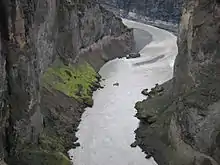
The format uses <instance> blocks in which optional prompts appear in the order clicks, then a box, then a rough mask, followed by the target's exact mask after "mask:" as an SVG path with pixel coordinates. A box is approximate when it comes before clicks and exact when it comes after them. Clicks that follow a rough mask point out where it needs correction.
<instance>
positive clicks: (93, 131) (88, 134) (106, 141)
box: [70, 20, 177, 165]
mask: <svg viewBox="0 0 220 165" xmlns="http://www.w3.org/2000/svg"><path fill="white" fill-rule="evenodd" d="M123 22H124V24H126V25H127V26H129V27H132V28H137V29H141V31H142V32H141V33H135V35H136V36H135V39H136V40H138V38H139V37H140V38H141V39H142V41H143V42H144V40H143V35H141V34H143V30H144V31H148V32H149V33H150V34H152V36H153V41H152V42H151V43H149V44H148V45H146V46H145V47H144V48H143V49H142V50H141V51H140V54H141V57H140V58H136V59H124V58H123V59H116V60H112V61H110V62H108V63H106V64H105V65H104V66H103V67H102V68H101V70H100V75H101V76H102V77H103V78H104V79H105V80H104V81H103V82H102V85H103V86H105V88H104V89H101V90H98V91H96V92H95V93H94V96H93V98H94V106H93V107H92V108H87V109H86V111H85V113H84V114H83V117H82V121H81V124H80V126H79V131H78V132H77V137H79V142H80V144H81V146H80V147H78V148H76V149H74V150H71V151H70V155H72V157H73V162H74V165H156V163H155V162H154V160H153V159H152V158H151V159H149V160H147V159H145V154H144V153H142V152H141V149H140V148H139V147H136V148H131V147H130V144H131V143H132V142H133V141H134V139H135V134H134V130H135V129H136V128H137V127H138V120H137V119H136V118H135V117H134V115H135V113H136V110H135V109H134V105H135V103H136V102H137V101H139V100H143V99H144V98H145V97H144V96H143V95H142V94H141V90H142V89H144V88H151V87H153V86H154V85H155V84H156V83H159V84H160V83H163V82H165V81H167V80H169V79H170V78H172V74H173V72H172V68H173V63H174V59H175V56H176V55H177V46H176V37H175V36H174V35H172V34H171V33H169V32H167V31H165V30H161V29H158V28H155V27H152V26H148V25H145V24H142V23H137V22H133V21H129V20H123ZM138 35H141V36H138ZM116 82H118V83H119V86H113V84H114V83H116Z"/></svg>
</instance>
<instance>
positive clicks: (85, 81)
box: [43, 62, 99, 106]
mask: <svg viewBox="0 0 220 165" xmlns="http://www.w3.org/2000/svg"><path fill="white" fill-rule="evenodd" d="M98 79H99V75H98V74H97V73H96V71H95V70H94V69H93V68H92V66H91V65H90V64H88V63H83V64H78V65H77V66H76V67H73V66H71V65H68V66H67V65H64V64H63V63H61V62H58V64H57V63H56V65H54V66H52V67H50V68H49V69H48V70H47V71H46V72H45V73H44V76H43V84H44V87H46V88H47V89H50V88H53V89H56V90H58V91H60V92H63V93H64V94H66V95H68V96H70V97H73V98H75V99H76V100H78V101H80V102H83V103H85V104H86V105H88V106H92V105H93V100H92V90H93V89H94V87H98V86H99V83H98V81H99V80H98Z"/></svg>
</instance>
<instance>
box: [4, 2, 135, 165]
mask: <svg viewBox="0 0 220 165" xmlns="http://www.w3.org/2000/svg"><path fill="white" fill-rule="evenodd" d="M0 9H1V10H0V12H1V14H0V15H1V16H0V17H1V23H0V30H1V41H0V49H1V52H0V53H1V54H0V76H1V80H0V111H1V117H0V122H1V123H0V125H1V127H0V130H1V131H0V133H1V134H0V135H1V136H0V137H1V138H0V140H1V141H0V151H1V152H0V159H1V160H6V161H7V163H8V164H12V165H13V164H15V165H24V164H25V165H35V164H36V165H39V164H42V165H46V164H47V165H50V164H51V165H56V164H57V165H68V164H70V161H69V159H68V158H67V157H66V156H65V155H66V151H67V150H68V149H69V148H71V147H73V145H72V144H73V142H74V141H76V140H77V138H76V137H75V132H76V130H77V126H78V123H79V122H80V116H81V114H82V112H83V109H84V108H85V104H89V105H91V104H92V100H91V96H92V91H93V90H94V88H95V89H96V86H97V82H98V81H99V80H100V77H99V76H98V75H97V73H96V71H98V70H99V68H100V67H101V66H102V65H103V64H104V63H105V62H106V61H108V60H110V59H113V58H115V57H120V56H124V55H125V54H127V53H129V52H130V51H131V50H132V48H133V33H132V30H130V29H128V28H126V27H125V26H124V25H123V24H122V22H121V20H120V19H119V18H116V17H115V16H114V15H113V14H112V13H110V12H108V11H106V10H105V9H104V8H102V7H100V6H99V5H98V4H96V3H94V2H92V1H89V0H78V1H77V0H75V1H74V0H58V1H54V0H31V1H27V0H9V1H8V0H1V1H0ZM84 73H85V74H86V76H85V74H84ZM87 74H89V76H88V75H87ZM73 79H74V80H75V81H74V80H73ZM72 80H73V81H72ZM53 82H54V83H53ZM71 82H74V83H71ZM80 84H82V85H81V86H80ZM62 153H64V154H62ZM39 160H40V162H39Z"/></svg>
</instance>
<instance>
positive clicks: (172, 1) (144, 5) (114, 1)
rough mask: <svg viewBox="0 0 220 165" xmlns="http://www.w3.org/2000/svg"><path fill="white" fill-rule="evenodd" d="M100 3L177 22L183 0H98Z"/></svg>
mask: <svg viewBox="0 0 220 165" xmlns="http://www.w3.org/2000/svg"><path fill="white" fill-rule="evenodd" d="M99 2H101V3H102V4H105V5H107V6H111V7H114V8H118V9H123V10H124V11H125V13H124V14H125V16H126V14H128V12H129V11H132V12H135V13H136V14H138V15H141V16H147V17H148V18H151V19H152V20H162V21H166V22H172V23H179V21H180V16H181V11H182V3H183V0H99Z"/></svg>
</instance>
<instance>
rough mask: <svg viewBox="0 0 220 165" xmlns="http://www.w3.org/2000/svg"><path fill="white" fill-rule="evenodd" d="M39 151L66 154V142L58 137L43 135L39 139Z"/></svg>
mask: <svg viewBox="0 0 220 165" xmlns="http://www.w3.org/2000/svg"><path fill="white" fill-rule="evenodd" d="M39 149H41V150H47V151H54V152H58V151H59V152H65V148H64V140H63V139H62V138H60V137H58V136H51V135H50V136H49V134H48V133H47V134H46V133H42V134H41V135H40V137H39Z"/></svg>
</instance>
